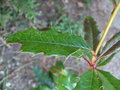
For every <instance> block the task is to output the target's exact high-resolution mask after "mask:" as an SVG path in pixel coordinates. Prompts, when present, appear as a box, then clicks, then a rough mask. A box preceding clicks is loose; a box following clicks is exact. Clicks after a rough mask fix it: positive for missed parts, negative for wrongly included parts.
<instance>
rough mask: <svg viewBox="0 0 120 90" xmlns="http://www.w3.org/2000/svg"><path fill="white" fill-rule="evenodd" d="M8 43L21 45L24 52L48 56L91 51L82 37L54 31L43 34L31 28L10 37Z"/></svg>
mask: <svg viewBox="0 0 120 90" xmlns="http://www.w3.org/2000/svg"><path fill="white" fill-rule="evenodd" d="M7 42H8V43H21V44H22V48H21V50H22V51H23V52H33V53H40V52H44V53H45V54H46V55H60V56H61V55H64V56H68V55H70V54H71V53H73V52H75V51H77V50H78V49H84V50H86V51H90V50H91V49H90V48H89V47H88V46H87V44H86V42H85V40H84V39H83V38H82V37H81V36H75V35H69V34H60V33H57V32H55V31H54V30H48V31H45V32H41V31H38V30H35V29H33V28H30V29H28V30H25V31H21V32H17V33H15V34H13V35H11V36H9V37H8V38H7ZM80 53H81V52H80ZM85 53H86V52H84V54H85Z"/></svg>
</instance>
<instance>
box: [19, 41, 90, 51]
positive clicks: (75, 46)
mask: <svg viewBox="0 0 120 90" xmlns="http://www.w3.org/2000/svg"><path fill="white" fill-rule="evenodd" d="M19 42H23V43H26V42H36V43H45V44H54V45H61V46H69V47H74V48H83V49H88V50H89V48H87V47H83V46H81V47H80V46H77V45H70V44H62V43H51V42H42V41H32V40H30V41H29V40H20V41H19Z"/></svg>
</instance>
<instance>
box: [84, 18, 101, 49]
mask: <svg viewBox="0 0 120 90" xmlns="http://www.w3.org/2000/svg"><path fill="white" fill-rule="evenodd" d="M84 31H85V40H86V41H87V43H88V44H89V45H90V47H91V48H92V49H93V50H95V49H96V46H97V45H98V42H99V34H100V31H99V30H98V28H97V25H96V22H95V21H94V19H93V18H92V17H90V16H89V17H86V19H85V21H84Z"/></svg>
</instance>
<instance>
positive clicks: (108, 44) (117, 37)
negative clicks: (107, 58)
mask: <svg viewBox="0 0 120 90" xmlns="http://www.w3.org/2000/svg"><path fill="white" fill-rule="evenodd" d="M119 40H120V32H118V33H116V34H115V35H114V36H113V37H112V38H111V39H110V40H108V41H107V42H106V44H105V45H104V47H103V49H102V52H104V51H107V49H110V48H111V47H112V45H113V44H115V42H118V41H119Z"/></svg>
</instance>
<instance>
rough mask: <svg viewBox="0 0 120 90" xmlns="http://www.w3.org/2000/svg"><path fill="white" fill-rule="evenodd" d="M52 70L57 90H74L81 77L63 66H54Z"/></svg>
mask: <svg viewBox="0 0 120 90" xmlns="http://www.w3.org/2000/svg"><path fill="white" fill-rule="evenodd" d="M50 72H51V73H52V75H53V78H54V81H55V83H56V87H55V88H56V89H57V90H72V89H73V88H75V86H76V84H77V82H78V80H79V78H77V75H76V74H74V73H71V72H68V71H66V70H65V69H63V68H62V67H61V68H60V67H59V66H52V67H51V68H50Z"/></svg>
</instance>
